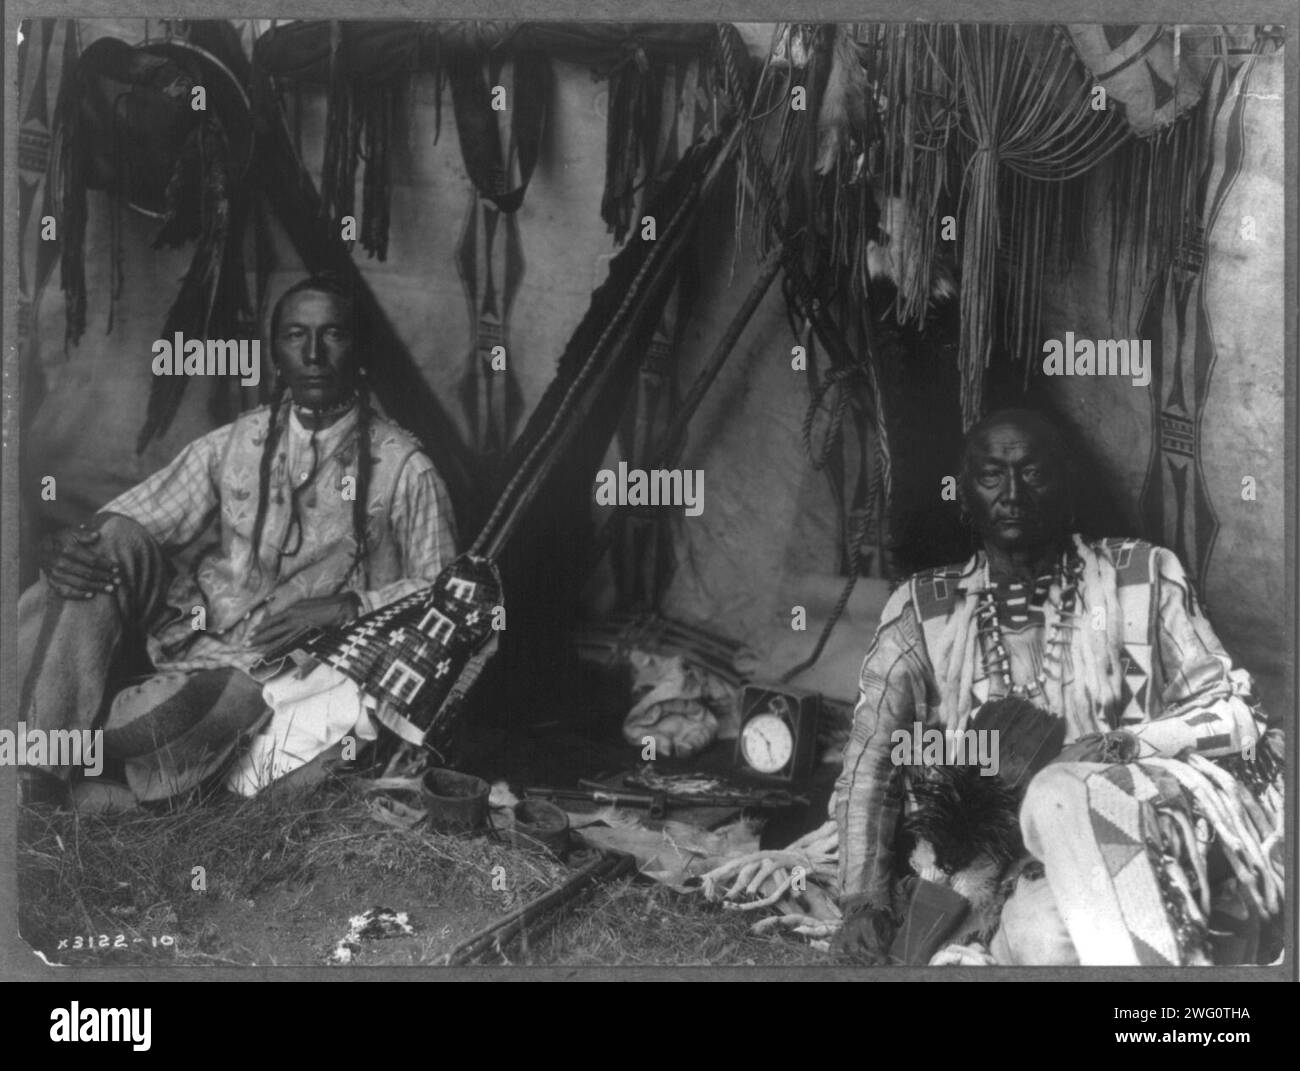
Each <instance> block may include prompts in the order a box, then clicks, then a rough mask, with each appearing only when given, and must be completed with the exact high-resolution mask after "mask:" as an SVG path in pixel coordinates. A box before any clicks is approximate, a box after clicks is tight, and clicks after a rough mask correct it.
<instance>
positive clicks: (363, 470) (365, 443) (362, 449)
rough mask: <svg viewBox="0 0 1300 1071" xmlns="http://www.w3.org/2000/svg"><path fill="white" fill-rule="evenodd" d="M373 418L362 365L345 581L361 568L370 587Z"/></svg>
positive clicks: (359, 371)
mask: <svg viewBox="0 0 1300 1071" xmlns="http://www.w3.org/2000/svg"><path fill="white" fill-rule="evenodd" d="M370 419H371V413H370V389H369V387H368V385H367V384H366V377H365V369H364V368H362V369H359V370H358V374H357V428H356V435H357V487H356V493H357V496H356V498H354V499H353V500H352V538H353V539H354V540H355V542H356V550H355V552H354V554H353V558H352V565H351V566H350V567H349V569H348V571H347V575H346V576H345V577H344V579H343V584H344V586H346V585H347V583H348V581H349V580H351V579H352V574H353V573H355V572H356V571H357V569H358V568H360V569H361V585H362V587H363V588H366V587H369V586H370V532H369V528H368V522H369V519H370V513H369V506H370V468H371V456H370Z"/></svg>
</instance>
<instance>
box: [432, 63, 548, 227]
mask: <svg viewBox="0 0 1300 1071" xmlns="http://www.w3.org/2000/svg"><path fill="white" fill-rule="evenodd" d="M449 51H450V50H449ZM446 64H447V76H448V79H449V80H450V82H451V99H452V106H453V108H454V109H455V112H456V131H457V133H458V134H459V136H460V153H461V158H462V159H463V160H464V162H465V170H466V172H467V173H468V174H469V178H470V181H471V182H473V183H474V188H475V189H476V190H478V192H479V193H480V194H481V195H482V196H483V197H485V198H486V199H487V200H489V201H491V202H492V203H493V204H494V205H496V207H497V208H499V209H500V210H501V211H502V212H514V211H515V210H516V209H517V208H518V207H519V206H520V205H521V204H523V200H524V191H525V190H527V189H528V181H529V179H530V178H532V174H533V168H534V167H536V166H537V157H538V156H539V154H540V152H541V145H542V130H543V127H544V126H545V122H546V107H547V102H548V101H549V99H550V90H551V65H550V61H549V60H548V59H547V58H546V56H545V55H544V54H543V53H540V52H519V53H517V54H516V55H515V57H514V76H515V77H514V92H513V100H512V102H511V108H510V134H511V138H512V141H513V144H514V147H515V151H516V153H517V155H518V158H519V185H518V186H516V187H514V188H513V189H507V183H508V182H509V181H510V176H509V175H508V174H507V172H506V164H505V161H504V160H503V159H502V155H501V139H500V136H499V133H498V128H497V113H496V112H495V111H493V110H492V87H491V86H489V85H488V79H487V78H486V77H485V72H484V70H483V56H482V55H481V54H480V53H478V52H475V51H472V50H468V49H464V50H462V49H456V50H454V51H451V54H450V55H448V57H447V60H446Z"/></svg>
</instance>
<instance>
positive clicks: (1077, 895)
mask: <svg viewBox="0 0 1300 1071" xmlns="http://www.w3.org/2000/svg"><path fill="white" fill-rule="evenodd" d="M1068 460H1069V459H1068V457H1067V454H1066V451H1065V449H1064V447H1063V444H1062V440H1061V437H1060V435H1059V433H1058V431H1057V429H1056V428H1055V427H1054V426H1053V425H1052V424H1051V423H1050V422H1048V421H1047V420H1046V419H1044V418H1043V417H1042V416H1041V415H1039V414H1037V413H1034V412H1029V411H1025V410H1005V411H1002V412H999V413H995V414H993V415H991V416H989V417H987V418H986V419H985V420H984V421H982V422H981V423H980V424H979V425H978V426H976V427H975V428H974V429H972V431H971V433H970V435H969V436H968V438H967V443H966V448H965V451H964V456H963V460H962V466H961V474H960V477H959V481H958V482H959V492H960V500H961V503H962V508H963V513H964V514H965V515H966V517H967V518H968V520H969V521H970V522H971V523H972V524H973V526H974V528H975V530H976V532H977V533H978V536H979V542H980V545H981V546H980V549H979V550H978V551H977V553H976V554H975V555H974V557H972V558H971V559H970V560H969V561H967V562H964V563H961V564H956V565H952V566H948V567H945V568H940V569H931V570H927V571H925V572H922V573H918V574H916V575H914V576H912V577H910V578H908V580H907V581H905V582H904V583H903V584H901V585H900V586H899V587H898V589H897V590H896V591H895V592H894V594H893V595H892V596H891V597H890V599H889V601H888V603H887V604H886V607H885V609H884V612H883V613H882V615H881V624H880V627H879V629H878V630H877V633H876V636H875V640H874V642H873V643H872V645H871V648H870V650H869V651H868V653H867V656H866V659H865V661H864V662H863V666H862V674H861V679H860V697H859V701H858V704H857V708H856V711H855V714H854V723H853V730H852V733H851V737H850V739H849V741H848V744H847V746H846V748H845V752H844V766H843V771H842V773H841V776H840V779H839V782H838V784H837V790H836V802H835V806H836V818H837V821H838V826H839V834H840V855H839V859H840V877H841V892H842V898H843V899H842V907H843V909H844V913H845V922H844V926H843V928H842V930H841V931H840V934H839V937H838V947H839V949H840V950H841V951H843V952H846V953H849V954H851V955H853V956H855V957H857V958H858V959H860V960H862V961H865V962H868V963H885V962H888V960H889V948H890V943H891V941H892V938H893V936H894V932H895V928H896V925H897V921H898V919H897V915H896V914H894V912H893V911H892V910H891V893H892V890H893V888H894V882H895V880H896V879H898V878H899V877H901V876H902V874H901V871H902V870H903V869H904V867H905V862H904V861H903V860H900V859H897V858H896V857H895V854H894V848H895V838H896V836H897V833H898V828H899V820H900V814H901V812H902V810H903V805H904V804H903V797H904V794H905V789H904V786H903V784H902V774H903V771H902V770H900V769H898V768H896V767H895V766H894V765H893V764H892V763H891V735H892V733H893V732H894V731H895V730H898V729H910V728H911V726H912V725H913V723H914V722H921V723H923V724H924V725H926V726H927V727H935V728H939V729H958V728H963V727H965V726H966V724H968V719H969V718H970V716H971V715H972V714H973V713H974V712H976V711H977V710H978V709H979V707H980V706H981V705H982V704H984V703H986V702H988V701H991V700H996V699H1000V698H1006V697H1020V698H1023V699H1025V700H1027V701H1029V702H1030V703H1032V704H1034V705H1035V706H1037V707H1039V708H1041V709H1043V710H1046V711H1048V712H1049V713H1051V714H1052V715H1054V716H1056V717H1058V718H1060V719H1063V720H1064V722H1065V731H1066V732H1065V740H1066V745H1067V747H1066V751H1065V753H1064V754H1063V755H1062V760H1065V761H1060V762H1058V763H1056V764H1053V765H1050V766H1048V767H1047V768H1046V769H1044V770H1043V771H1042V772H1040V773H1039V774H1038V775H1037V776H1036V777H1035V778H1034V780H1033V781H1032V782H1031V783H1030V786H1029V789H1028V793H1027V795H1026V798H1025V800H1024V803H1023V804H1022V807H1021V828H1022V831H1023V833H1024V835H1025V842H1026V846H1027V848H1028V850H1029V851H1030V852H1031V853H1032V854H1033V855H1035V856H1036V857H1037V858H1038V859H1039V860H1040V861H1041V862H1042V863H1043V864H1044V869H1045V872H1046V880H1045V881H1039V882H1036V883H1035V882H1031V881H1026V880H1022V882H1021V884H1020V885H1019V886H1017V889H1016V893H1015V896H1014V897H1013V898H1012V900H1011V901H1009V902H1008V903H1007V905H1006V907H1005V908H1004V911H1003V926H1002V929H1001V931H999V934H998V937H997V939H995V941H994V944H993V947H992V949H991V951H992V953H993V956H994V959H995V960H997V961H998V962H1003V963H1021V964H1024V963H1035V964H1044V963H1052V964H1067V963H1080V962H1081V963H1085V964H1101V963H1105V964H1134V965H1136V964H1151V965H1155V964H1166V965H1174V964H1178V963H1180V962H1189V961H1194V960H1195V958H1196V956H1197V955H1198V954H1199V953H1197V952H1196V951H1194V950H1189V949H1188V948H1187V947H1185V944H1186V942H1185V940H1184V939H1183V936H1182V935H1180V934H1178V933H1176V932H1175V929H1176V927H1175V926H1174V924H1173V923H1172V922H1171V920H1170V918H1169V917H1168V915H1167V913H1166V912H1164V911H1163V909H1162V908H1161V892H1160V888H1159V882H1158V881H1157V879H1156V876H1155V875H1154V873H1152V872H1151V870H1150V868H1149V867H1147V869H1146V870H1143V869H1142V868H1143V866H1144V865H1145V860H1146V855H1145V846H1144V844H1143V841H1142V835H1141V833H1140V832H1138V831H1137V830H1136V829H1131V830H1130V829H1125V830H1124V831H1122V832H1119V831H1117V832H1115V837H1116V839H1117V840H1122V839H1124V837H1126V836H1130V835H1131V839H1132V843H1131V844H1130V845H1129V846H1128V847H1129V848H1131V849H1132V850H1131V851H1129V850H1127V849H1124V848H1119V847H1116V846H1115V845H1105V846H1104V847H1103V846H1102V845H1100V844H1099V842H1098V833H1097V830H1098V829H1099V828H1101V826H1099V825H1098V824H1097V823H1096V822H1095V821H1094V817H1095V814H1094V812H1098V813H1100V812H1099V811H1098V808H1099V807H1100V811H1105V810H1106V807H1107V806H1112V805H1113V806H1114V807H1115V808H1117V810H1116V811H1115V813H1112V814H1111V815H1110V819H1109V820H1111V821H1113V822H1116V823H1118V825H1119V826H1124V823H1125V821H1127V820H1129V819H1133V821H1134V822H1136V821H1137V820H1136V819H1135V818H1134V815H1135V814H1136V813H1137V808H1138V805H1139V800H1138V799H1137V798H1136V797H1137V796H1141V789H1140V788H1139V789H1135V788H1134V785H1135V780H1134V769H1135V766H1127V767H1125V766H1122V765H1116V764H1122V763H1131V762H1134V761H1135V760H1141V759H1143V758H1148V757H1151V756H1175V755H1178V754H1179V753H1182V752H1184V751H1185V749H1189V748H1190V749H1192V750H1193V751H1196V752H1198V753H1199V754H1201V755H1204V756H1207V757H1216V756H1224V755H1234V754H1238V753H1240V752H1241V751H1242V750H1243V749H1244V748H1249V747H1250V746H1251V745H1253V743H1254V741H1255V740H1256V739H1257V738H1258V737H1259V736H1260V734H1261V732H1262V731H1263V727H1264V726H1263V720H1262V715H1261V714H1260V713H1259V710H1258V708H1257V707H1256V705H1255V704H1254V701H1253V698H1252V694H1251V682H1250V679H1249V677H1248V676H1247V675H1246V674H1245V672H1244V671H1242V670H1240V669H1234V668H1233V666H1232V662H1231V660H1230V659H1229V657H1228V655H1227V654H1226V652H1225V651H1224V649H1223V646H1222V645H1221V644H1220V642H1219V640H1218V639H1217V637H1216V636H1215V634H1214V632H1213V630H1212V629H1211V627H1210V625H1209V622H1208V621H1207V620H1206V618H1205V617H1204V615H1203V614H1202V612H1201V609H1200V607H1199V606H1198V604H1197V601H1196V598H1195V595H1194V594H1193V591H1192V588H1191V585H1190V584H1189V582H1188V580H1187V577H1186V576H1185V574H1184V572H1183V568H1182V566H1181V565H1180V563H1179V561H1178V559H1177V557H1176V556H1175V555H1174V554H1173V553H1171V552H1170V551H1168V550H1166V549H1164V548H1162V547H1158V546H1154V545H1152V544H1150V543H1147V542H1144V541H1141V540H1137V539H1099V540H1085V539H1083V538H1081V537H1080V536H1078V535H1077V534H1075V533H1074V531H1073V521H1074V517H1073V513H1072V509H1071V494H1070V483H1069V476H1068V473H1069V464H1068ZM1071 759H1075V760H1089V761H1068V760H1071ZM1139 780H1140V779H1139ZM1102 782H1105V783H1104V784H1103V783H1102ZM1107 793H1111V794H1113V795H1114V797H1116V799H1118V800H1123V801H1126V802H1121V803H1116V802H1115V801H1114V800H1110V802H1109V803H1107V804H1106V805H1105V806H1101V805H1099V804H1098V803H1097V800H1098V798H1099V794H1100V795H1102V796H1105V795H1107ZM1154 797H1155V793H1152V794H1151V796H1150V797H1148V798H1154ZM1108 799H1109V797H1108ZM1130 805H1131V806H1130ZM1119 812H1123V816H1122V817H1121V816H1120V813H1119ZM1130 812H1132V813H1130ZM1138 857H1141V858H1140V859H1139V858H1138ZM1134 862H1136V864H1137V865H1135V866H1133V867H1132V868H1131V869H1129V870H1127V871H1124V872H1123V873H1120V872H1117V871H1116V869H1115V868H1116V867H1117V866H1120V867H1121V869H1122V866H1127V865H1128V864H1131V863H1134Z"/></svg>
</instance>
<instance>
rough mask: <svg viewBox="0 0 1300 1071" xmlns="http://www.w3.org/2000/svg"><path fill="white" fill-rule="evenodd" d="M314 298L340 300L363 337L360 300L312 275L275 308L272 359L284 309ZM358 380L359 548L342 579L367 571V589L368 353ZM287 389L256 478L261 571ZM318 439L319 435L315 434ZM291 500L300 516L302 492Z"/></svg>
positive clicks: (275, 394)
mask: <svg viewBox="0 0 1300 1071" xmlns="http://www.w3.org/2000/svg"><path fill="white" fill-rule="evenodd" d="M304 292H311V293H315V294H328V295H329V296H330V297H332V298H335V299H336V300H337V301H339V302H340V303H341V304H342V305H343V306H344V307H345V308H346V309H347V322H348V324H349V325H350V326H351V328H352V336H353V338H354V339H359V338H361V337H363V336H362V333H361V326H362V325H361V324H360V316H359V310H358V308H357V302H356V297H355V295H354V294H353V293H352V291H351V289H350V288H348V287H347V286H346V285H345V284H344V283H343V282H342V280H340V279H339V278H338V277H337V276H335V275H332V274H329V273H321V274H317V275H310V276H308V277H307V278H305V279H302V280H301V281H299V282H297V283H294V285H293V286H291V287H289V289H288V290H286V291H285V292H284V293H283V294H281V295H280V299H279V300H278V301H277V302H276V303H275V308H274V309H273V310H272V311H271V353H272V355H274V354H275V340H276V337H277V334H278V332H279V328H280V318H281V316H282V315H283V312H284V307H285V305H286V304H287V303H288V301H289V299H290V298H292V297H293V296H294V295H296V294H301V293H304ZM357 362H358V364H357V376H356V394H357V406H358V409H357V428H356V437H357V450H356V453H357V486H356V497H355V498H354V499H353V500H352V538H353V541H354V543H355V544H356V549H355V551H354V553H353V557H352V564H351V566H349V568H348V571H347V575H346V576H345V577H344V579H343V584H344V585H346V584H347V582H348V581H349V580H350V579H351V578H352V575H353V574H354V573H355V572H356V571H357V569H358V568H360V569H361V570H362V578H363V583H368V582H369V577H368V568H367V559H368V557H369V552H370V538H369V534H368V532H367V523H366V522H367V519H368V513H367V505H368V503H369V501H370V475H371V473H370V470H371V467H372V458H371V454H370V423H371V417H372V414H371V409H370V391H369V389H368V387H367V385H366V377H365V354H364V351H360V352H358V353H357ZM288 389H289V388H288V384H287V383H286V382H285V381H284V380H283V379H282V378H279V377H277V378H276V383H275V388H274V390H273V391H272V393H271V400H270V415H269V417H268V418H267V425H266V441H265V442H264V443H263V445H262V457H261V460H260V463H259V465H258V473H257V513H256V516H255V517H254V520H253V563H254V566H255V567H256V568H258V569H260V568H261V549H262V534H263V530H264V529H265V527H266V512H267V508H268V506H269V503H270V496H271V469H272V465H273V463H274V460H275V451H276V446H277V445H278V442H279V436H280V432H281V430H282V428H283V425H284V423H285V421H286V420H287V419H288V414H287V413H282V412H281V410H283V409H285V405H284V402H285V395H286V394H287V393H288ZM312 434H313V436H314V435H315V432H314V431H313V433H312ZM290 494H291V496H292V499H293V501H292V506H293V513H294V515H295V516H296V515H297V495H298V491H297V489H294V490H292V491H291V492H290Z"/></svg>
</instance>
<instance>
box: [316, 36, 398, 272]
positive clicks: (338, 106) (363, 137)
mask: <svg viewBox="0 0 1300 1071" xmlns="http://www.w3.org/2000/svg"><path fill="white" fill-rule="evenodd" d="M346 25H347V24H345V23H342V22H337V21H336V22H331V23H330V65H329V72H330V73H329V103H328V108H327V111H326V116H325V159H324V163H323V166H322V168H321V211H322V214H323V215H324V216H325V217H326V218H327V219H330V220H341V219H343V218H344V217H345V216H352V215H354V202H355V198H356V184H357V165H358V162H359V161H360V160H362V159H364V160H365V164H366V168H365V178H364V180H363V186H362V202H361V209H362V211H361V235H360V237H361V247H362V248H363V249H364V250H365V251H366V254H367V255H368V256H372V257H378V259H379V260H381V261H383V260H386V259H387V258H388V222H389V216H390V213H391V205H390V202H391V198H392V194H391V189H390V184H391V179H390V169H391V160H390V157H391V144H392V138H393V126H394V121H393V112H394V109H395V108H396V99H397V81H396V77H397V76H394V75H389V76H387V77H376V76H374V75H373V74H370V75H368V76H363V75H362V74H360V73H358V70H357V67H358V60H357V57H355V56H354V55H353V52H354V51H355V46H354V45H353V43H352V38H351V36H350V31H349V30H348V29H346Z"/></svg>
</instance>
